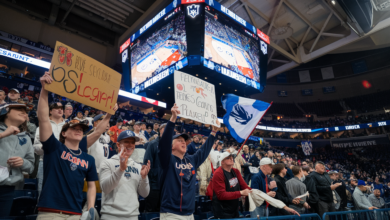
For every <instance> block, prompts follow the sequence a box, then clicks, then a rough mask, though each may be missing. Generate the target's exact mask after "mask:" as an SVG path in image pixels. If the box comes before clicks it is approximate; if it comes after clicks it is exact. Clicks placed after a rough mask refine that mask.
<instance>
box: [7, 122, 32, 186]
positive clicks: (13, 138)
mask: <svg viewBox="0 0 390 220" xmlns="http://www.w3.org/2000/svg"><path fill="white" fill-rule="evenodd" d="M6 129H7V126H6V125H5V124H4V123H2V122H1V123H0V133H3V132H4V131H5V130H6ZM9 157H21V158H22V159H23V165H22V166H21V167H13V168H12V175H10V176H9V178H7V179H5V180H4V181H2V182H0V185H1V186H3V185H7V186H15V185H16V184H17V183H19V182H22V181H23V180H24V177H23V174H22V172H27V173H28V174H30V173H32V171H33V170H34V160H35V158H34V149H33V147H32V143H31V138H30V136H29V135H28V134H26V132H21V133H19V134H17V135H10V136H8V137H4V138H1V139H0V166H3V167H7V160H8V158H9Z"/></svg>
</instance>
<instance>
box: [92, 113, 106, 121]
mask: <svg viewBox="0 0 390 220" xmlns="http://www.w3.org/2000/svg"><path fill="white" fill-rule="evenodd" d="M103 118H104V115H103V114H99V115H96V116H95V117H94V118H93V122H95V121H99V120H102V119H103Z"/></svg>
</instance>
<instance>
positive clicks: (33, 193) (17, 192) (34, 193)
mask: <svg viewBox="0 0 390 220" xmlns="http://www.w3.org/2000/svg"><path fill="white" fill-rule="evenodd" d="M22 196H27V197H31V198H34V199H38V191H37V190H27V189H25V190H15V195H14V198H18V197H22Z"/></svg>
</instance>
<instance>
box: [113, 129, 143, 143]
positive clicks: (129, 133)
mask: <svg viewBox="0 0 390 220" xmlns="http://www.w3.org/2000/svg"><path fill="white" fill-rule="evenodd" d="M126 138H134V140H135V142H138V141H139V137H137V136H135V134H134V132H133V131H131V130H127V131H122V132H121V133H120V134H119V135H118V139H117V141H118V142H119V141H121V140H123V139H126Z"/></svg>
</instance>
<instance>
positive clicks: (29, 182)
mask: <svg viewBox="0 0 390 220" xmlns="http://www.w3.org/2000/svg"><path fill="white" fill-rule="evenodd" d="M37 186H38V179H24V187H23V189H29V190H37Z"/></svg>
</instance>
